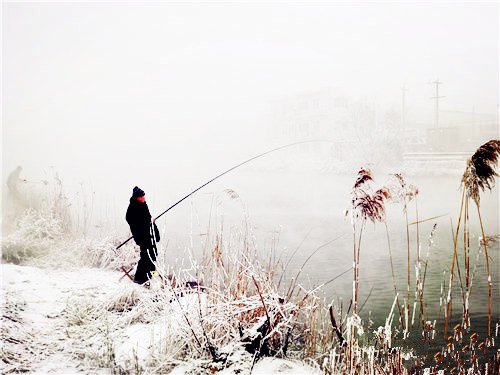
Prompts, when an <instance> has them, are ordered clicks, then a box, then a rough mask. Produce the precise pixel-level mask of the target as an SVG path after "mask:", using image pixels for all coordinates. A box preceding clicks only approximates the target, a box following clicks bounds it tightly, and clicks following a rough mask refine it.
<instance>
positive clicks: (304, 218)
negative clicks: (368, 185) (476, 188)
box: [2, 2, 499, 308]
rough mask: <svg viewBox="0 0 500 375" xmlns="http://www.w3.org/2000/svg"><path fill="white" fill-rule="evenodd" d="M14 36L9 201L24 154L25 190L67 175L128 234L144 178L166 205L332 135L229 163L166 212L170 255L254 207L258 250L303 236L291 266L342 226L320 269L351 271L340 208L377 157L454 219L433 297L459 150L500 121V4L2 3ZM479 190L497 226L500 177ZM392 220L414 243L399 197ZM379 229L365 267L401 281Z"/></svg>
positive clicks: (107, 231) (7, 108) (91, 218)
mask: <svg viewBox="0 0 500 375" xmlns="http://www.w3.org/2000/svg"><path fill="white" fill-rule="evenodd" d="M2 33H3V37H2V41H3V48H2V57H3V61H2V63H3V65H2V76H3V80H2V83H3V84H2V109H3V112H2V123H3V125H2V175H3V176H2V178H3V191H4V194H3V205H4V206H5V205H6V204H9V203H11V202H7V201H6V197H7V195H6V194H5V193H6V192H7V180H8V178H9V176H12V175H11V172H12V171H13V170H15V168H16V167H17V166H21V167H22V168H23V169H22V171H19V170H18V172H19V173H18V174H17V175H15V176H14V177H16V179H17V180H16V181H18V183H19V186H20V187H19V189H20V190H24V191H28V190H30V189H35V190H36V189H38V190H40V191H43V189H51V187H50V186H51V185H50V184H46V183H45V181H53V180H54V179H55V178H57V179H60V181H61V186H62V191H61V195H59V197H60V198H61V201H62V202H64V204H66V205H67V207H69V208H70V210H72V212H73V214H72V215H73V216H72V218H71V219H72V220H73V221H76V222H78V225H80V226H81V225H82V222H81V220H83V219H81V215H80V216H79V212H81V211H85V213H84V214H83V216H84V218H85V222H84V224H83V225H84V228H83V231H84V234H85V235H87V234H89V233H94V234H97V235H99V236H108V235H116V236H117V237H119V238H122V237H123V240H124V239H126V238H127V237H128V236H129V229H128V226H127V224H126V222H125V219H124V216H125V211H126V208H127V206H128V200H129V197H130V196H131V193H132V188H133V187H134V186H135V185H138V186H140V187H141V188H142V189H144V190H145V191H146V197H147V200H148V205H149V207H150V210H151V212H152V214H153V215H157V214H159V213H160V212H162V211H163V210H164V209H166V208H167V207H168V206H170V205H171V204H173V203H175V202H176V201H177V200H178V199H180V198H182V197H183V196H184V195H186V194H187V193H189V192H190V191H191V190H193V189H195V188H196V187H198V186H200V185H201V184H203V183H204V182H206V181H208V180H209V179H211V178H212V177H214V176H215V175H217V174H218V173H220V172H222V171H224V170H226V169H228V168H230V167H232V166H234V165H236V164H238V163H239V162H241V161H243V160H245V159H248V158H250V157H252V156H254V155H256V154H259V153H261V152H264V151H267V150H268V149H271V148H274V147H278V146H281V145H284V144H287V143H290V142H296V141H303V140H310V139H321V140H328V141H330V142H331V143H317V144H315V143H310V144H305V145H301V146H296V147H294V148H289V149H287V150H283V151H278V152H276V153H273V154H270V155H268V156H266V157H265V158H262V159H259V160H257V161H255V162H253V163H252V164H248V165H246V166H244V167H242V168H240V169H238V170H235V171H234V172H232V173H231V174H228V175H227V176H224V177H223V178H221V179H220V180H218V181H216V182H214V183H213V184H211V185H209V186H207V187H206V188H205V189H203V190H201V191H200V192H199V193H197V194H196V195H195V196H193V197H192V198H190V199H189V200H186V201H185V202H184V203H183V204H182V205H179V206H178V207H176V208H175V209H174V210H172V211H171V212H169V214H168V215H166V216H165V217H163V218H162V219H160V220H159V224H160V226H161V228H162V231H163V233H164V240H163V243H162V246H164V247H165V249H167V251H168V253H169V257H170V259H171V260H172V262H174V261H176V259H177V261H179V259H181V260H182V258H183V257H184V255H185V250H186V248H190V249H195V250H196V249H198V248H201V247H203V241H204V238H205V236H206V235H207V232H208V231H209V230H210V228H212V227H211V226H213V227H214V228H215V230H216V231H217V230H220V231H223V230H226V231H228V233H231V232H232V231H238V230H241V227H242V225H243V224H242V223H245V222H249V223H250V226H251V229H252V235H254V236H255V241H256V244H257V245H258V247H259V249H260V250H261V251H262V252H263V253H264V254H270V253H272V252H273V251H276V253H277V254H278V255H277V256H282V257H283V258H284V259H286V257H287V256H290V254H291V253H292V252H293V251H294V250H295V249H296V247H297V246H298V245H299V244H300V243H301V241H303V240H304V243H303V247H302V248H301V250H300V251H299V252H298V254H297V258H296V260H294V262H293V263H292V265H291V269H293V270H296V269H298V268H299V266H300V264H301V263H302V261H303V260H304V259H305V258H306V257H307V256H308V255H309V254H310V253H311V252H312V251H313V250H314V249H316V248H317V247H318V246H321V245H322V244H324V243H326V242H328V241H330V240H331V239H332V238H336V237H339V236H340V237H341V239H339V240H338V241H337V242H334V243H333V245H332V246H330V247H327V248H325V249H324V250H323V251H322V252H320V253H318V255H317V258H316V259H315V260H314V261H313V262H312V263H311V265H310V267H311V268H310V269H309V270H308V272H310V273H311V274H312V276H311V277H312V281H311V283H314V282H323V281H325V280H326V279H328V278H331V277H333V276H335V275H336V274H338V273H340V272H342V271H344V270H345V269H346V268H347V269H348V268H349V267H351V264H352V258H351V257H352V254H351V247H352V245H351V243H350V240H351V237H350V230H351V229H350V223H349V222H348V221H346V220H345V219H344V215H343V210H344V209H345V208H347V206H348V205H349V203H350V196H349V194H350V191H351V188H352V185H353V183H354V179H355V175H356V173H357V171H358V169H359V168H360V167H361V166H362V165H369V166H370V167H371V168H372V169H373V170H374V172H375V179H376V185H377V186H381V185H383V184H385V183H390V181H391V178H390V176H389V174H390V173H394V172H403V173H405V174H406V175H407V178H408V181H409V182H411V183H414V184H416V185H417V186H418V187H419V191H420V194H419V214H420V217H421V218H422V217H424V218H427V217H434V216H438V215H444V216H443V217H442V218H440V219H438V220H437V222H438V225H439V228H440V232H439V233H440V234H438V235H437V239H436V242H437V243H438V248H439V251H437V252H436V258H435V259H438V261H437V262H436V263H433V267H434V268H431V270H430V271H429V272H430V273H432V274H434V277H435V278H434V280H435V283H434V284H433V287H434V292H435V293H438V292H437V290H438V289H439V282H440V278H441V275H442V268H447V267H448V266H449V265H448V264H447V263H448V256H449V254H450V252H449V249H450V243H451V242H450V241H452V239H451V234H450V220H455V219H456V218H457V216H458V208H459V199H460V191H459V185H460V179H461V173H462V172H463V168H464V167H465V160H466V158H467V157H469V156H470V155H471V154H472V153H473V152H474V150H475V149H476V148H477V147H478V146H479V145H481V144H482V143H483V142H485V141H487V140H489V139H491V138H498V134H499V131H498V66H499V65H498V5H497V4H496V3H459V4H454V3H416V2H415V3H408V4H403V3H366V2H363V3H361V2H360V3H329V4H325V3H314V4H302V3H293V2H290V3H273V4H263V3H256V4H253V3H233V4H230V3H205V2H196V3H187V4H180V3H163V4H158V3H143V4H136V3H128V2H127V3H108V4H95V3H9V2H6V3H4V4H3V14H2ZM433 82H434V83H433ZM436 82H437V83H436ZM436 87H438V89H439V92H436ZM436 96H438V97H439V98H438V99H436V98H435V97H436ZM436 104H438V105H439V107H436ZM234 193H235V194H234ZM482 202H483V203H482V207H483V209H484V218H485V222H486V223H487V227H488V233H489V234H492V235H494V234H497V233H498V231H499V219H498V209H499V200H498V189H496V188H495V189H494V190H493V192H492V193H486V194H485V197H484V198H483V201H482ZM411 215H414V214H413V213H411ZM411 219H415V217H413V216H412V217H411ZM9 220H10V219H9V217H6V216H5V215H4V217H3V226H2V227H3V230H4V232H5V231H8V225H9V224H11V223H10V222H9ZM388 220H389V224H390V228H391V231H392V232H393V238H394V241H395V244H394V245H393V246H394V247H395V248H403V247H404V241H405V238H404V237H403V236H402V233H403V227H402V225H403V215H402V213H401V208H400V207H398V208H394V207H389V208H388ZM471 220H474V219H471ZM433 223H434V222H429V223H427V224H424V225H422V227H421V233H422V236H423V237H425V236H428V234H429V232H430V230H431V228H432V225H433ZM476 224H477V223H474V222H473V225H476ZM217 228H219V229H217ZM366 231H367V232H366V235H365V238H366V242H367V243H372V244H374V245H373V246H372V248H371V249H370V251H367V253H366V257H367V258H366V259H367V260H366V261H365V260H364V258H363V257H362V264H361V267H362V271H361V282H362V283H363V282H365V283H367V284H369V285H371V286H372V287H373V286H374V285H375V287H376V288H378V290H379V291H384V290H386V291H387V290H388V289H387V288H390V285H391V284H390V279H389V277H387V280H385V279H383V280H380V275H381V274H386V275H388V273H387V272H388V268H387V266H388V263H387V256H388V255H387V249H386V247H385V246H386V245H385V243H384V242H383V241H386V240H385V232H381V231H379V230H377V229H376V228H375V227H374V226H367V230H366ZM412 235H413V232H412ZM476 239H477V238H476ZM364 241H365V240H364ZM496 250H498V245H496ZM400 255H401V259H399V262H400V263H398V260H397V261H396V263H397V264H400V265H401V267H403V264H404V252H403V251H401V252H400ZM433 256H434V255H433ZM440 257H441V258H442V259H443V262H445V263H446V266H444V265H443V264H444V263H443V264H442V263H440V261H439V259H441V258H440ZM364 262H366V263H364ZM363 263H364V264H363ZM368 266H370V267H368ZM372 266H373V267H372ZM367 268H368V269H367ZM497 271H498V269H497ZM497 271H496V274H494V275H493V277H494V280H497V278H498V272H497ZM339 283H340V284H339ZM339 283H338V284H336V289H334V290H332V293H334V294H335V293H336V294H342V293H343V292H345V294H346V296H348V295H349V293H350V289H351V278H350V277H349V276H347V277H346V278H345V279H343V281H339ZM494 285H498V283H497V282H496V283H495V284H494ZM482 287H484V285H483V286H482ZM495 288H496V287H495ZM362 290H363V291H362V295H363V293H364V295H366V294H367V293H368V291H369V287H367V286H363V285H362ZM382 294H383V293H382ZM386 294H387V293H386ZM478 295H479V296H481V298H483V297H484V295H481V294H479V293H478ZM386 297H387V298H385V297H384V296H381V298H379V299H374V303H375V304H377V303H378V305H379V308H386V307H387V304H388V303H389V304H390V302H391V301H392V295H387V296H386ZM495 298H497V299H498V292H497V291H496V293H495ZM483 306H484V305H483ZM374 308H375V307H374Z"/></svg>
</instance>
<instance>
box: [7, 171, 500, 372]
mask: <svg viewBox="0 0 500 375" xmlns="http://www.w3.org/2000/svg"><path fill="white" fill-rule="evenodd" d="M364 178H366V177H364ZM359 186H364V185H362V184H360V185H358V187H359ZM377 192H378V191H376V192H375V193H372V192H371V191H370V190H366V191H360V190H359V189H358V190H356V191H353V201H352V203H353V207H352V209H353V210H354V209H359V210H361V214H358V215H354V216H352V217H351V219H352V223H353V233H354V235H355V239H356V240H355V243H354V254H353V260H354V266H353V269H354V275H353V299H352V301H351V303H350V304H349V305H348V306H344V305H343V304H341V303H333V302H332V301H327V300H325V299H324V298H322V297H320V296H321V294H320V292H321V289H322V288H323V287H324V285H325V284H322V285H312V286H311V285H305V284H304V283H302V282H301V278H300V272H299V273H298V274H297V275H293V276H292V277H290V275H289V274H288V273H287V270H286V265H285V264H283V263H281V262H280V261H279V260H278V259H279V257H277V256H276V249H275V248H271V249H266V251H265V252H264V254H266V255H264V256H263V255H262V253H259V251H257V247H256V246H255V244H254V243H255V241H254V238H253V234H252V231H251V225H249V222H248V216H247V215H246V212H245V217H246V221H245V222H244V223H243V224H242V226H241V228H237V229H234V228H232V230H231V231H230V232H229V233H227V232H225V231H224V226H223V225H222V221H223V218H220V217H219V218H217V217H215V218H211V219H212V222H214V223H215V224H214V225H210V224H209V230H208V231H207V235H206V237H205V242H204V243H203V244H202V251H203V256H202V257H195V256H193V255H192V253H193V248H192V247H189V246H188V247H186V249H185V250H186V251H185V253H186V254H187V255H186V256H185V259H184V262H183V264H182V266H173V265H171V264H168V262H167V261H166V259H165V256H164V254H165V251H162V249H160V253H159V256H158V260H157V271H158V272H157V273H156V275H155V276H154V277H153V279H152V280H151V282H150V285H149V287H148V288H145V287H143V286H139V285H135V284H133V283H131V282H130V280H129V279H128V278H124V279H122V280H121V281H119V280H120V277H121V275H122V273H121V272H117V271H119V270H120V268H121V267H122V266H125V267H127V268H128V267H129V266H132V265H134V263H135V262H136V261H137V259H138V257H139V256H138V251H137V250H138V249H137V248H136V246H134V245H133V243H130V244H128V245H127V246H124V247H123V248H122V249H121V250H120V252H119V253H117V252H115V250H114V249H115V247H116V246H117V245H118V244H119V241H118V238H113V237H107V238H95V237H91V236H83V235H80V234H81V233H80V234H79V232H77V231H74V230H69V229H68V226H67V225H66V224H65V220H67V217H68V215H67V212H65V211H64V210H63V211H58V208H57V207H56V206H54V205H49V206H43V205H39V206H37V207H31V208H29V209H26V210H24V211H22V212H21V213H20V214H18V215H17V216H16V220H15V221H14V222H13V227H12V230H11V231H10V232H9V234H8V235H7V236H6V237H5V238H4V239H3V240H2V259H3V261H4V262H9V263H15V264H20V265H25V266H37V267H43V268H44V269H43V270H40V268H32V267H19V268H9V267H7V268H5V266H4V269H6V270H7V271H8V276H9V277H10V279H11V280H12V281H11V283H12V285H10V286H9V287H8V289H5V288H4V289H5V290H7V291H5V290H3V291H2V296H3V298H4V301H3V305H4V308H5V309H4V312H3V314H2V323H3V324H2V341H3V342H5V343H7V344H6V345H5V346H4V347H3V349H2V360H3V371H4V372H11V371H22V370H23V369H24V370H33V369H35V370H37V369H38V370H40V369H49V370H50V369H51V366H53V364H51V363H53V362H54V360H55V358H64V360H65V361H67V364H63V365H61V367H60V368H59V370H62V371H63V370H64V369H68V368H72V369H77V370H80V371H83V372H88V373H96V372H101V371H111V372H112V373H147V374H153V373H168V372H170V371H172V373H174V374H205V373H206V374H213V373H222V374H239V373H243V374H245V373H250V372H251V373H257V374H258V373H262V374H264V373H271V374H272V373H289V374H304V373H311V374H313V373H324V374H344V373H350V374H376V373H377V374H378V373H380V374H389V373H395V374H407V373H417V372H422V371H425V372H426V373H436V372H437V371H440V370H444V369H446V370H449V369H453V368H455V369H457V370H456V371H457V372H458V371H461V372H465V371H468V372H469V373H484V372H489V373H494V371H495V369H496V368H498V364H499V353H498V349H497V347H495V341H494V339H495V338H496V337H495V338H493V340H492V341H489V340H488V341H486V340H485V338H478V337H477V335H476V337H474V335H473V332H472V331H471V329H470V326H468V325H466V326H464V325H463V324H458V325H457V326H455V328H454V329H453V331H452V332H451V334H450V337H449V338H448V340H447V342H446V345H445V346H444V347H443V348H442V349H441V350H440V351H439V352H437V353H435V355H434V356H431V357H428V356H427V357H422V356H418V355H417V353H415V352H413V351H412V350H411V348H409V347H408V345H407V344H406V343H407V341H405V339H407V338H408V336H409V335H411V336H412V337H414V336H420V335H421V336H422V337H423V340H424V342H426V343H430V342H435V339H436V337H435V336H436V331H437V323H436V321H431V320H429V319H427V306H428V304H429V303H433V302H432V301H431V302H429V301H425V299H424V295H425V290H424V284H425V267H426V264H427V262H428V256H427V259H425V261H424V259H423V258H422V257H421V256H420V247H418V249H417V251H418V254H417V255H418V256H417V264H416V265H415V267H414V268H412V267H411V264H410V263H409V254H410V251H411V249H410V242H409V237H407V238H408V242H407V244H408V246H407V247H406V248H405V249H402V250H403V251H404V252H405V254H406V253H407V254H408V265H407V269H405V273H406V275H407V280H408V281H407V283H406V285H404V286H399V288H400V289H399V291H398V286H397V285H396V283H395V281H394V303H393V304H392V306H388V309H387V318H386V321H385V324H384V325H383V326H380V327H372V325H371V322H370V321H369V320H368V321H363V320H362V319H361V315H360V310H361V309H362V308H363V305H364V304H363V305H361V304H358V292H359V290H358V288H359V283H358V280H359V272H360V270H359V267H358V265H359V260H360V257H362V255H363V252H362V251H364V249H365V248H368V247H369V246H374V244H367V243H366V244H365V243H363V249H362V250H361V246H360V244H361V238H362V230H363V226H364V224H365V221H367V220H372V217H376V220H373V221H383V215H384V207H383V203H384V201H385V199H387V197H386V196H385V194H384V193H385V190H384V191H382V190H380V194H382V195H384V197H382V196H381V195H380V194H378V195H377ZM365 193H366V194H365ZM387 193H389V191H387ZM391 193H393V192H391ZM228 195H229V196H230V198H231V199H239V197H238V195H237V194H236V193H235V192H233V191H229V192H228ZM405 197H406V198H404V199H403V202H404V206H403V207H404V208H403V213H404V214H405V215H408V211H409V209H410V200H411V199H407V198H408V197H407V196H406V195H405ZM47 201H50V200H47ZM381 205H382V206H381ZM415 205H416V203H415ZM54 207H56V208H54ZM242 207H243V208H244V205H243V206H242ZM374 207H375V208H376V210H374ZM415 208H416V207H415ZM351 212H353V211H351ZM374 215H375V216H374ZM416 216H417V217H418V210H416ZM407 222H408V220H407ZM417 225H418V224H417ZM457 232H458V229H457ZM407 233H408V232H407ZM417 236H418V233H417ZM388 242H389V244H390V241H388ZM417 244H418V238H417ZM431 245H432V233H431V234H430V235H429V246H431ZM483 245H484V244H483ZM191 246H192V245H191ZM455 247H456V244H455ZM389 251H391V249H390V248H389ZM428 252H429V251H428ZM12 267H13V266H12ZM82 267H94V269H91V270H89V269H85V268H82ZM62 270H64V271H62ZM412 270H413V272H414V274H411V275H410V272H412ZM334 276H338V275H332V280H331V281H332V282H334V280H335V277H334ZM478 277H480V275H478ZM410 279H412V280H414V282H415V285H412V284H411V283H410ZM25 282H26V283H27V284H24V283H25ZM413 288H415V292H414V296H412V294H413V293H411V292H412V289H413ZM443 293H446V291H445V290H444V291H443ZM449 294H451V287H450V292H449ZM401 296H402V297H401ZM400 298H402V301H400V300H399V299H400ZM411 299H413V301H411ZM447 302H449V299H447V298H446V297H443V296H442V300H441V303H442V304H443V305H444V304H446V303H447ZM434 303H438V301H434ZM467 307H468V306H467ZM466 312H467V313H468V309H467V310H466ZM443 313H446V312H445V311H443ZM464 321H466V322H468V321H467V320H464ZM497 331H498V329H497V330H496V333H495V336H497V335H498V332H497ZM34 336H36V337H42V338H43V339H38V338H37V339H36V340H33V339H32V337H34ZM495 350H496V352H495ZM484 353H487V354H489V355H490V356H489V362H488V363H487V360H485V359H484V358H482V359H481V360H479V357H480V356H481V355H482V354H484ZM44 361H45V362H46V364H45V365H43V363H44ZM47 362H48V364H47ZM44 366H46V367H44ZM485 366H486V367H485ZM469 370H470V371H469ZM63 373H64V372H63Z"/></svg>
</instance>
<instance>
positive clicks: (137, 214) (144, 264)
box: [125, 186, 156, 284]
mask: <svg viewBox="0 0 500 375" xmlns="http://www.w3.org/2000/svg"><path fill="white" fill-rule="evenodd" d="M125 218H126V219H127V223H128V224H129V225H130V230H131V232H132V236H133V237H134V241H135V243H136V244H137V245H138V246H139V247H140V248H141V258H140V259H139V263H138V264H137V271H136V272H135V276H134V282H135V283H138V284H144V283H145V282H146V281H148V280H149V279H150V278H151V276H152V272H153V271H154V270H155V269H156V267H155V264H154V263H153V262H155V261H156V246H155V244H154V240H153V238H152V233H151V228H152V226H153V225H154V222H153V223H152V222H151V214H150V213H149V208H148V205H147V203H146V196H145V193H144V191H143V190H141V189H140V188H138V187H137V186H135V187H134V189H133V191H132V197H131V198H130V205H129V206H128V209H127V214H126V216H125Z"/></svg>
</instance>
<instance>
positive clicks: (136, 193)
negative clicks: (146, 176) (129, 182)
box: [132, 186, 146, 197]
mask: <svg viewBox="0 0 500 375" xmlns="http://www.w3.org/2000/svg"><path fill="white" fill-rule="evenodd" d="M145 194H146V193H144V190H142V189H141V188H139V187H137V186H135V187H134V189H133V190H132V196H133V197H142V196H144V195H145Z"/></svg>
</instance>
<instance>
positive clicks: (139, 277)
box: [134, 246, 151, 284]
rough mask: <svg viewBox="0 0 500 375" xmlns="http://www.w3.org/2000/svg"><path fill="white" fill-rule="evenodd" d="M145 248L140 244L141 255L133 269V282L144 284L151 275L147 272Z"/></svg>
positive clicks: (147, 264) (147, 258)
mask: <svg viewBox="0 0 500 375" xmlns="http://www.w3.org/2000/svg"><path fill="white" fill-rule="evenodd" d="M147 250H148V249H147V248H145V247H142V246H141V257H140V259H139V262H138V263H137V270H136V271H135V276H134V283H138V284H144V283H145V282H146V281H148V280H149V278H150V277H151V276H150V275H148V273H149V268H150V266H149V262H150V260H149V257H148V253H147Z"/></svg>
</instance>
